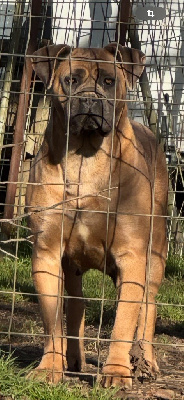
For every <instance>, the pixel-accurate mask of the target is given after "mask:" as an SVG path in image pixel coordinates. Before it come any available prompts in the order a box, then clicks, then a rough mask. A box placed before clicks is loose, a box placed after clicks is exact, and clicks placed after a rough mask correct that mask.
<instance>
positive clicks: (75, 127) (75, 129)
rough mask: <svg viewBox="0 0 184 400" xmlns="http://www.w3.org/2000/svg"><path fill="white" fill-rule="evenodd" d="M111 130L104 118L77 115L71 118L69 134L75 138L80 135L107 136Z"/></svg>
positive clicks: (94, 115)
mask: <svg viewBox="0 0 184 400" xmlns="http://www.w3.org/2000/svg"><path fill="white" fill-rule="evenodd" d="M111 130H112V127H111V125H110V124H109V122H108V121H107V120H106V118H104V117H102V116H100V115H97V114H92V113H88V114H77V115H75V116H73V117H72V118H71V124H70V133H72V134H73V135H75V136H79V135H80V134H85V135H92V134H97V133H98V134H99V135H101V136H103V137H105V136H107V135H108V134H109V133H110V132H111Z"/></svg>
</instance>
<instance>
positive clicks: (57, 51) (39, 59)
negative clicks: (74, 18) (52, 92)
mask: <svg viewBox="0 0 184 400" xmlns="http://www.w3.org/2000/svg"><path fill="white" fill-rule="evenodd" d="M69 53H70V46H67V45H65V44H57V45H51V46H46V47H42V48H41V49H39V50H37V51H35V52H34V53H33V57H32V58H31V61H32V66H33V69H34V71H35V72H36V75H38V77H39V78H40V79H41V80H42V82H43V83H44V85H45V86H46V87H47V88H48V89H50V87H51V86H52V82H53V78H54V73H55V70H56V67H57V63H58V62H60V61H61V59H62V58H63V57H67V56H68V54H69Z"/></svg>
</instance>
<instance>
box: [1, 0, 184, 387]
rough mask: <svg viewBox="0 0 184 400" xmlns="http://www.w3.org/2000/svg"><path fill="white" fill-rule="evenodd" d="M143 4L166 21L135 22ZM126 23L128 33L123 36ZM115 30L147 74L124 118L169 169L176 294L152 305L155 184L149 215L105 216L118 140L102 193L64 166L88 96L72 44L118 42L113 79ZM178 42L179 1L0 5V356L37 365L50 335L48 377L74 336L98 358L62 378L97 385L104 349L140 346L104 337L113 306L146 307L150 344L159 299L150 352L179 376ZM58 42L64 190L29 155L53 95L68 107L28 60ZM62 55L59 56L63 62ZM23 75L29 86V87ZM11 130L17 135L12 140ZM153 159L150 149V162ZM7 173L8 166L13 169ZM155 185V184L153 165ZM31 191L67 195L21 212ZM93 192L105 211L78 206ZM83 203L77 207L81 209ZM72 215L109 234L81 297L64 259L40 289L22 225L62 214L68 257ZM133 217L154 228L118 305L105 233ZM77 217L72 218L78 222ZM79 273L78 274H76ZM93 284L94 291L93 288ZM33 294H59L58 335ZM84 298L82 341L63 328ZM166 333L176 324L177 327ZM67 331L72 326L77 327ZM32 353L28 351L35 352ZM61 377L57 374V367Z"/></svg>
mask: <svg viewBox="0 0 184 400" xmlns="http://www.w3.org/2000/svg"><path fill="white" fill-rule="evenodd" d="M140 5H142V6H144V5H149V6H153V5H154V6H155V7H156V6H159V7H163V8H164V9H165V11H166V18H165V19H163V20H157V21H150V20H149V21H140V20H138V19H137V17H136V8H137V6H140ZM127 7H128V9H129V12H128V18H127V21H126V20H124V21H122V15H123V13H122V9H123V8H124V9H126V8H127ZM34 21H35V25H36V26H37V29H36V33H35V34H36V40H35V37H34V46H31V45H30V43H31V40H33V32H32V30H31V26H33V25H34ZM124 27H125V30H124V31H123V29H124ZM122 32H124V43H123V44H125V45H126V46H128V47H132V48H136V49H139V50H141V51H142V52H143V53H144V54H146V69H145V70H144V72H143V74H142V76H141V77H140V81H139V82H137V84H136V87H135V88H134V89H132V90H129V91H128V93H127V97H126V100H123V101H125V103H126V105H127V106H128V116H129V118H130V119H132V120H136V121H138V122H140V123H142V124H143V125H146V126H148V127H149V128H150V129H151V131H152V132H153V133H154V134H155V136H156V137H157V141H158V142H159V143H160V144H161V146H162V149H163V151H164V152H165V155H166V160H167V167H168V174H169V190H168V208H167V213H166V214H164V215H162V216H160V215H159V218H167V238H168V261H167V265H168V273H167V267H166V279H165V281H164V284H163V285H165V286H164V288H165V289H164V290H165V292H169V291H170V290H171V291H172V293H171V295H170V296H169V297H167V296H166V295H165V294H163V293H162V292H161V293H162V294H161V295H160V294H159V296H158V297H157V299H156V301H155V302H154V301H153V302H152V301H150V300H149V292H150V279H151V251H152V241H153V221H154V218H155V211H154V210H155V203H154V194H155V185H153V187H152V194H151V197H152V206H151V212H150V213H147V212H145V213H143V214H142V213H140V212H136V211H135V212H132V211H130V213H128V212H126V213H125V212H121V211H119V210H118V209H117V210H116V211H114V210H113V209H112V207H111V201H112V199H113V196H114V192H115V191H116V190H117V189H118V186H117V185H115V184H114V180H113V168H114V143H115V139H114V135H115V133H113V134H112V135H111V146H110V153H109V161H108V165H107V168H108V177H109V178H108V185H107V187H104V189H103V190H101V191H94V192H90V193H83V192H82V182H81V181H80V174H79V180H78V181H77V180H76V176H77V175H76V174H77V171H75V164H74V170H73V177H74V179H73V180H71V179H70V175H69V174H70V170H69V172H68V168H69V169H70V168H71V161H70V159H69V157H70V158H71V154H70V151H69V141H70V122H71V107H72V99H73V98H75V99H77V97H78V98H79V101H80V99H81V98H82V99H83V96H81V94H80V93H79V95H78V96H76V95H73V93H72V79H73V75H72V65H73V64H72V63H73V62H74V61H76V57H75V58H74V57H73V55H72V51H73V48H75V47H79V48H86V49H87V48H101V47H104V46H107V45H108V43H111V42H114V41H116V42H117V46H116V49H115V58H114V61H113V63H112V61H106V60H105V61H104V60H101V61H100V62H101V63H102V64H103V63H104V65H105V66H107V65H110V64H111V65H113V68H114V76H115V81H116V79H117V76H116V74H117V67H118V66H119V65H121V64H122V60H119V59H118V57H116V56H117V54H118V44H121V43H122V37H123V36H122V35H123V34H122ZM183 35H184V27H183V5H182V4H181V2H180V1H179V0H178V1H172V0H165V1H160V0H159V1H157V2H156V1H154V2H150V1H146V2H144V1H142V2H141V4H140V2H138V1H136V0H132V2H131V3H130V2H129V1H127V0H124V1H123V0H122V1H121V3H120V2H119V1H116V0H115V1H113V2H109V1H86V0H82V1H77V0H73V1H72V0H71V1H67V2H66V1H61V0H57V1H47V0H44V1H37V4H36V3H35V2H34V0H32V2H31V1H28V0H27V1H18V0H16V1H9V0H6V1H5V0H4V1H0V49H1V65H0V90H1V108H0V138H1V142H0V177H1V179H0V182H1V183H0V216H1V231H0V239H1V244H0V252H1V253H0V254H1V261H0V264H1V267H0V269H1V270H0V293H1V301H0V305H1V310H0V315H1V320H2V323H1V328H0V337H1V348H2V349H3V350H6V351H12V350H13V351H16V352H17V353H16V354H18V356H19V358H21V357H22V354H23V352H24V351H25V350H24V349H27V352H28V357H27V358H28V359H29V360H30V362H31V361H33V360H35V359H36V358H37V350H36V349H39V350H40V353H39V355H41V349H42V345H43V342H44V340H45V341H47V340H49V338H52V343H53V349H52V351H53V353H54V356H53V370H52V375H53V376H54V365H55V363H57V352H58V350H57V349H58V347H57V346H58V344H57V343H58V339H62V338H63V339H64V340H65V339H66V338H67V340H68V342H71V343H72V339H73V342H74V343H75V342H76V339H80V340H81V339H84V343H85V352H86V354H87V358H89V359H90V363H91V364H92V362H91V359H93V358H95V357H96V361H95V363H94V365H93V366H92V367H89V368H87V370H86V371H85V372H84V371H81V372H79V371H78V372H76V371H75V372H71V371H69V372H68V371H67V370H65V375H67V374H69V376H70V377H71V379H72V376H73V375H75V376H76V375H78V376H81V377H84V376H92V377H94V378H95V379H97V381H99V380H100V377H101V374H102V364H103V363H104V362H105V360H106V358H107V348H108V346H109V344H110V343H114V342H116V343H123V342H125V343H127V344H128V343H129V342H130V344H135V342H136V339H135V338H134V339H133V340H130V341H129V340H126V339H124V338H122V337H120V338H118V339H117V338H114V337H113V336H111V331H112V326H113V322H114V318H115V310H116V308H117V307H121V306H122V305H124V304H126V303H127V304H128V307H129V308H131V307H132V306H133V305H134V304H141V307H142V309H144V308H145V316H144V318H145V321H144V332H143V337H142V341H143V343H144V344H145V343H146V340H145V332H146V326H147V315H148V309H149V307H152V306H153V305H154V304H156V305H157V308H158V315H159V319H158V321H159V322H158V325H157V332H159V334H158V333H157V335H156V339H154V340H153V342H151V344H153V345H154V347H155V348H156V350H157V352H158V354H159V357H160V358H162V355H163V354H165V353H164V352H165V351H168V352H169V351H170V352H171V353H170V354H173V361H172V362H171V366H172V368H173V371H172V369H171V374H172V373H173V374H174V368H175V366H174V358H175V357H180V356H181V352H182V351H183V348H184V341H183V337H182V335H179V336H178V340H176V336H177V334H178V333H176V332H178V331H177V327H178V326H181V327H182V326H183V325H182V324H183V323H184V313H183V307H184V303H183V297H182V295H180V296H178V298H177V300H176V297H175V296H174V294H173V293H174V289H173V288H174V287H175V288H176V292H177V291H179V292H180V291H182V290H183V289H182V288H183V287H182V283H183V277H184V270H183V265H184V259H183V257H184V255H183V252H184V249H183V238H184V234H183V232H184V169H183V165H184V131H183V126H184V122H183V115H184V36H183ZM61 43H65V44H66V45H69V46H71V47H70V52H69V55H68V56H67V59H68V58H69V65H70V73H69V92H68V95H67V103H68V109H67V114H68V120H67V123H66V126H67V130H66V135H65V139H66V146H65V150H66V151H65V154H64V150H63V159H64V176H63V181H62V183H58V182H55V181H54V180H53V177H51V176H48V180H47V181H46V182H40V183H34V182H29V172H30V168H31V165H33V164H34V160H35V156H36V154H37V152H38V151H39V150H40V147H41V145H42V143H43V138H44V132H45V130H46V127H47V125H48V121H49V119H52V107H53V105H52V101H53V98H54V100H56V99H57V98H58V99H60V101H62V96H63V101H64V100H65V98H66V96H64V95H61V94H58V95H56V94H54V95H52V94H51V92H50V91H47V90H46V89H45V87H44V85H43V83H42V82H41V81H40V80H39V79H38V77H37V76H36V74H33V73H32V70H30V65H31V61H30V60H31V57H32V54H33V51H35V50H37V49H39V48H42V47H43V46H45V45H51V44H57V45H59V44H61ZM32 50H33V51H32ZM58 57H61V55H59V56H58ZM64 58H65V57H64ZM60 59H61V58H60ZM62 60H63V58H62ZM79 61H80V62H81V65H83V64H84V63H86V62H88V63H89V64H90V63H94V62H95V58H94V59H88V60H86V58H85V56H84V57H83V56H81V58H79ZM125 64H126V63H125ZM30 71H31V72H30ZM24 77H25V78H24ZM23 78H24V79H25V80H24V86H23ZM116 90H117V89H116V85H115V89H114V92H113V95H112V98H110V97H109V99H108V100H109V101H110V102H112V104H113V111H112V114H113V122H112V126H113V129H112V132H115V130H116V128H115V127H116V121H115V118H116V106H117V103H118V102H121V101H122V99H119V98H118V97H117V93H116ZM21 96H22V104H23V108H22V125H20V126H19V127H18V125H17V118H19V120H20V117H21V114H20V99H21ZM89 98H90V97H88V96H87V97H85V100H86V101H88V100H89ZM98 101H99V102H103V101H104V98H103V97H101V96H98ZM17 116H19V117H17ZM18 133H19V139H18V140H16V135H17V134H18ZM17 149H18V150H17ZM13 154H14V155H13ZM13 157H14V158H13ZM156 157H157V152H156V155H155V161H156ZM13 160H14V161H13ZM74 162H75V161H74ZM69 163H70V165H69V167H68V164H69ZM58 164H59V163H58ZM91 165H92V164H91ZM155 165H156V162H155ZM11 171H13V173H12V174H11ZM75 173H76V174H75ZM154 178H156V167H155V170H154ZM95 179H96V178H95V176H94V180H95ZM154 182H155V179H154ZM30 185H31V186H32V187H33V186H36V187H39V186H40V187H41V188H44V187H46V189H45V190H47V192H49V191H51V190H52V188H53V187H54V190H56V191H57V188H59V190H60V193H61V188H63V189H62V190H63V198H61V199H59V201H58V199H57V201H56V202H54V203H52V204H48V205H45V198H41V203H40V204H39V205H38V206H37V208H36V210H33V209H32V206H30V207H27V208H26V209H25V194H26V189H27V187H29V186H30ZM70 191H71V192H72V199H71V198H70V197H69V196H68V193H69V192H70ZM43 193H44V192H43ZM57 197H58V196H57ZM89 197H90V198H93V199H94V202H95V201H96V200H98V199H102V200H103V201H104V202H106V208H105V209H104V210H101V209H100V210H99V209H98V208H97V207H96V208H95V207H94V208H90V207H88V205H86V204H87V203H86V204H85V200H86V199H87V198H89ZM82 201H83V206H82V208H80V203H81V204H82ZM104 204H105V203H104ZM77 213H79V214H80V216H82V217H81V218H87V217H89V218H90V219H91V218H97V217H96V216H98V219H99V221H100V218H101V216H102V215H105V217H106V223H105V234H104V237H105V239H104V243H103V247H104V259H103V267H101V270H102V272H103V274H102V277H101V278H100V275H98V273H97V272H96V271H95V272H92V273H91V272H90V273H91V275H90V273H88V272H87V273H86V274H85V276H84V278H83V283H82V286H83V292H84V296H82V294H81V291H80V290H79V292H80V293H78V295H75V294H74V295H70V294H69V293H67V292H66V290H65V288H64V281H65V280H66V279H67V278H66V277H65V274H64V273H63V268H62V263H61V262H60V267H59V270H58V272H57V274H56V275H55V276H56V278H57V292H56V293H54V294H53V293H50V292H49V293H47V292H46V293H45V291H44V290H42V293H39V294H37V293H35V290H34V288H33V284H32V277H31V251H32V240H33V236H32V232H31V229H30V228H29V226H28V224H27V220H28V217H30V216H31V215H32V214H35V215H36V214H39V218H40V219H44V218H45V216H50V217H49V218H51V219H53V220H54V218H57V217H58V215H59V216H60V217H59V221H60V226H59V227H58V229H59V230H60V254H59V256H60V260H63V257H64V255H63V249H64V240H65V239H64V234H65V230H66V229H67V228H68V224H69V222H68V221H70V216H72V215H77ZM129 214H130V215H132V217H133V218H135V217H140V216H142V217H144V218H149V219H150V221H151V222H150V232H149V243H148V248H147V260H146V278H145V287H144V296H143V298H142V300H141V301H139V300H137V301H136V300H132V299H124V300H122V299H121V298H119V297H118V296H119V292H120V290H121V288H120V287H119V288H118V287H117V291H115V290H114V289H113V288H112V286H111V283H110V280H109V281H108V280H107V277H106V273H108V271H109V270H108V263H109V236H110V234H111V233H110V232H111V229H112V227H111V224H112V221H113V220H116V218H117V217H118V216H119V215H121V216H122V217H123V216H124V217H126V216H127V215H129ZM156 216H157V215H156ZM72 218H73V217H72ZM76 218H77V217H76V216H75V217H74V221H75V219H76ZM98 219H97V221H98ZM133 220H134V219H133ZM82 234H83V236H84V237H86V243H87V242H88V234H89V232H87V231H85V230H83V233H81V235H82ZM86 269H87V268H86ZM77 271H78V270H77ZM173 271H174V272H173ZM53 274H54V272H53ZM76 275H77V273H76ZM78 275H80V271H79V274H78ZM33 278H34V276H33ZM44 279H46V278H44ZM47 279H48V278H47ZM76 279H77V278H76ZM96 282H98V284H97V283H96ZM66 285H67V283H66ZM117 286H118V285H117ZM95 287H96V290H97V292H98V293H95ZM93 289H94V290H93ZM113 290H114V291H113ZM37 298H40V299H41V298H46V299H49V298H51V299H55V302H56V308H55V311H54V313H55V315H54V328H53V330H52V333H46V332H44V330H43V327H42V323H41V321H40V317H39V310H38V305H37V300H36V299H37ZM160 299H161V300H160ZM83 301H84V302H85V305H86V308H87V321H86V328H85V331H83V330H82V328H81V332H82V334H81V335H80V336H79V334H78V335H77V334H74V335H73V334H71V332H70V329H69V330H67V328H66V319H67V318H73V319H74V320H75V315H74V314H75V311H76V306H77V305H78V306H79V307H81V309H82V307H83V306H82V303H83ZM40 302H41V300H40ZM72 302H73V303H72ZM72 307H74V310H72ZM67 309H68V310H70V313H71V317H66V316H65V314H67ZM61 310H64V312H63V313H61ZM160 310H161V311H160ZM170 310H174V311H172V316H171V312H170ZM72 312H73V315H72ZM81 312H82V311H81ZM96 315H98V316H96ZM126 317H127V316H126ZM127 318H128V317H127ZM60 320H61V322H62V326H63V328H62V331H61V332H60V333H59V334H58V321H60ZM171 321H172V322H171ZM170 324H171V325H172V329H171V331H173V332H174V334H173V336H172V334H170V338H169V340H166V339H165V337H164V336H163V335H164V332H169V329H166V328H165V326H166V325H167V326H169V325H170ZM173 326H176V329H175V330H174V328H173ZM162 330H163V332H162ZM74 331H75V329H73V332H74ZM161 333H163V335H161ZM175 333H176V335H175ZM164 340H165V341H164ZM80 345H81V344H80ZM64 346H65V344H64ZM28 347H29V348H31V352H32V356H31V352H30V350H29V348H28ZM130 347H131V346H130ZM117 348H118V347H117ZM165 349H167V350H165ZM176 350H177V352H178V353H177V356H176V353H174V351H176ZM172 352H173V353H172ZM167 354H169V353H167ZM167 357H168V355H167ZM40 358H41V357H40ZM64 364H66V354H64ZM180 364H181V369H179V368H178V369H177V373H176V374H175V376H174V379H175V381H176V379H178V382H179V383H178V387H177V390H179V389H178V388H182V385H183V383H184V382H183V380H182V379H183V375H182V369H183V366H184V362H182V361H181V363H180ZM161 365H162V376H164V374H165V376H167V378H168V375H167V373H166V366H165V364H163V362H161ZM163 365H164V367H163ZM164 368H165V369H164ZM60 372H61V373H62V374H63V371H60ZM182 382H183V383H182ZM173 385H174V384H173ZM171 387H172V385H171ZM177 393H178V392H177ZM180 393H181V392H180Z"/></svg>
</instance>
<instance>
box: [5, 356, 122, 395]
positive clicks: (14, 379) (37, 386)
mask: <svg viewBox="0 0 184 400" xmlns="http://www.w3.org/2000/svg"><path fill="white" fill-rule="evenodd" d="M30 369H31V367H29V369H28V368H27V369H21V370H20V369H19V368H18V367H17V366H16V360H15V359H13V357H11V356H6V355H5V354H4V353H0V397H1V394H3V398H5V397H6V396H7V398H8V399H12V400H13V399H14V400H61V399H62V400H84V399H89V400H97V399H99V400H112V399H114V398H115V397H114V395H115V393H116V392H117V389H103V388H101V387H100V386H99V385H95V386H94V387H93V388H90V387H89V386H85V385H84V384H82V383H81V385H80V384H77V385H72V386H71V385H70V386H69V385H68V384H64V383H59V384H58V385H56V386H54V385H48V384H45V383H40V382H37V381H35V380H27V379H25V376H26V375H27V373H28V372H29V371H30ZM8 396H10V397H8ZM116 399H118V397H116Z"/></svg>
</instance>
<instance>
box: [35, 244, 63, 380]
mask: <svg viewBox="0 0 184 400" xmlns="http://www.w3.org/2000/svg"><path fill="white" fill-rule="evenodd" d="M33 281H34V285H35V289H36V291H37V293H38V295H39V297H38V298H39V303H40V307H41V314H42V319H43V324H44V331H45V335H46V338H45V346H44V355H43V357H42V360H41V362H40V364H39V366H38V367H37V368H36V369H35V370H34V371H32V375H33V376H34V377H35V378H38V379H43V380H47V381H48V382H52V383H57V382H59V381H60V380H61V378H62V375H63V369H64V364H65V360H66V343H65V342H66V340H65V339H63V327H62V298H61V295H62V292H63V276H62V271H61V261H60V251H59V249H58V251H57V250H55V251H54V252H52V253H51V252H50V251H49V250H47V251H46V249H45V248H44V249H42V248H40V247H39V246H35V248H34V250H33Z"/></svg>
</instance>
